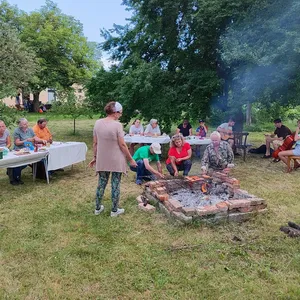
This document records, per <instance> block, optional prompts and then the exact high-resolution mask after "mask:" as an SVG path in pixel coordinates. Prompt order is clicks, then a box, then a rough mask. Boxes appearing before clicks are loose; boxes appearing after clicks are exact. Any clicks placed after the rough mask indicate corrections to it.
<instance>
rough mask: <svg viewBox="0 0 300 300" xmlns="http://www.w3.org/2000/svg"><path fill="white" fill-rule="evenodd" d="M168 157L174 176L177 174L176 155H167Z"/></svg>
mask: <svg viewBox="0 0 300 300" xmlns="http://www.w3.org/2000/svg"><path fill="white" fill-rule="evenodd" d="M169 158H170V161H171V166H172V168H173V170H174V176H178V169H177V166H176V163H175V161H176V157H175V156H169Z"/></svg>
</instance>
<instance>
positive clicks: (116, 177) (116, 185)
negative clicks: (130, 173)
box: [111, 172, 122, 212]
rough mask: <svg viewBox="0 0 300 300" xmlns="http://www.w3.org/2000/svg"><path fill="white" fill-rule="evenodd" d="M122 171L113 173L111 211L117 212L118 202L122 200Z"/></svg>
mask: <svg viewBox="0 0 300 300" xmlns="http://www.w3.org/2000/svg"><path fill="white" fill-rule="evenodd" d="M121 178H122V173H121V172H112V175H111V201H112V209H111V211H113V212H116V211H117V210H118V204H119V200H120V186H121Z"/></svg>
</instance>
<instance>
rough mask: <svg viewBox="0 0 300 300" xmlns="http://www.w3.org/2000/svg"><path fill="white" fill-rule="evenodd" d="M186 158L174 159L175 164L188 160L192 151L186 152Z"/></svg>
mask: <svg viewBox="0 0 300 300" xmlns="http://www.w3.org/2000/svg"><path fill="white" fill-rule="evenodd" d="M187 154H188V155H187V156H184V157H181V158H176V162H181V161H183V160H187V159H190V158H191V157H192V149H189V150H188V151H187Z"/></svg>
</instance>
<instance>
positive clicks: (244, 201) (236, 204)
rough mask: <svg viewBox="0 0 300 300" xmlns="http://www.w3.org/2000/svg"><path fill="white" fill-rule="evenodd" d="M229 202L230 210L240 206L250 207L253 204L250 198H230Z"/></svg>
mask: <svg viewBox="0 0 300 300" xmlns="http://www.w3.org/2000/svg"><path fill="white" fill-rule="evenodd" d="M228 202H229V210H232V209H234V208H240V207H249V206H250V205H251V201H250V200H248V199H237V200H230V201H228Z"/></svg>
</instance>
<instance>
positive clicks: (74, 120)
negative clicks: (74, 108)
mask: <svg viewBox="0 0 300 300" xmlns="http://www.w3.org/2000/svg"><path fill="white" fill-rule="evenodd" d="M75 122H76V119H73V128H74V132H73V133H74V135H75Z"/></svg>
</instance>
